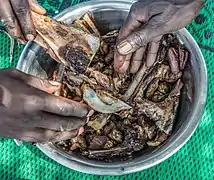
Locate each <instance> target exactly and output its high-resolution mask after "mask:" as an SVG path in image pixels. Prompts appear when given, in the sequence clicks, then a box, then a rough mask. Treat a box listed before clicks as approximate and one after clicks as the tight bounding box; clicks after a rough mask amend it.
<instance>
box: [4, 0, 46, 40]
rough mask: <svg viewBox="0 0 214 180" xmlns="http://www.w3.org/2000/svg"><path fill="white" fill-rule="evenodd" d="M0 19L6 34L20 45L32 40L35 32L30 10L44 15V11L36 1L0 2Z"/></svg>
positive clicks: (13, 0)
mask: <svg viewBox="0 0 214 180" xmlns="http://www.w3.org/2000/svg"><path fill="white" fill-rule="evenodd" d="M0 7H1V9H0V19H1V22H2V23H4V25H5V26H6V27H7V30H8V33H9V34H10V35H11V36H13V37H14V38H17V39H18V40H19V41H20V42H21V43H25V41H26V40H34V38H35V37H36V30H35V28H34V24H33V21H32V17H31V10H32V11H35V12H37V13H39V14H45V13H46V10H45V9H44V8H43V7H41V6H40V5H39V4H38V3H37V1H36V0H0Z"/></svg>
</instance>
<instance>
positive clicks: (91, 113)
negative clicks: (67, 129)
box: [87, 109, 95, 117]
mask: <svg viewBox="0 0 214 180" xmlns="http://www.w3.org/2000/svg"><path fill="white" fill-rule="evenodd" d="M94 112H95V111H94V110H93V109H91V110H90V111H89V112H88V114H87V117H91V116H92V115H93V114H94Z"/></svg>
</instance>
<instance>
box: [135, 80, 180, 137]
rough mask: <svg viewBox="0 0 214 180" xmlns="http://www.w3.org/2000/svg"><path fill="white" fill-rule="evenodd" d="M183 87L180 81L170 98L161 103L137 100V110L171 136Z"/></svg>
mask: <svg viewBox="0 0 214 180" xmlns="http://www.w3.org/2000/svg"><path fill="white" fill-rule="evenodd" d="M182 87H183V83H182V82H181V80H178V81H177V83H176V85H175V87H174V89H173V90H172V91H171V92H170V94H169V96H168V97H167V98H166V99H165V100H164V101H162V102H160V103H155V102H151V101H148V100H147V99H142V98H137V99H136V101H137V108H138V112H139V114H144V115H146V116H147V117H149V118H150V119H151V120H153V121H154V122H155V124H156V125H157V127H158V128H159V129H160V130H161V131H163V132H165V133H166V134H170V133H171V131H172V126H173V121H174V117H175V112H176V107H177V106H178V103H179V96H180V90H181V88H182Z"/></svg>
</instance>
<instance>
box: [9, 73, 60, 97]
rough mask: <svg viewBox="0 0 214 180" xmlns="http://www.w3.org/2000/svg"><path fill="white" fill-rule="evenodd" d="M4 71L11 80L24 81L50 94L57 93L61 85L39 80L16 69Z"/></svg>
mask: <svg viewBox="0 0 214 180" xmlns="http://www.w3.org/2000/svg"><path fill="white" fill-rule="evenodd" d="M6 71H7V73H8V74H9V75H10V76H12V77H13V78H16V79H19V80H21V81H24V82H25V83H26V84H28V85H30V86H32V87H34V88H37V89H40V90H42V91H45V92H47V93H50V94H52V93H54V92H55V91H57V90H58V88H59V87H60V85H61V84H60V83H58V82H56V81H48V80H44V79H40V78H37V77H35V76H32V75H29V74H25V73H23V72H21V71H19V70H17V69H7V70H6Z"/></svg>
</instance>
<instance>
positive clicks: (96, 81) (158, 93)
mask: <svg viewBox="0 0 214 180" xmlns="http://www.w3.org/2000/svg"><path fill="white" fill-rule="evenodd" d="M33 19H34V24H35V26H36V29H37V32H38V34H39V36H38V37H37V38H36V42H37V43H38V44H40V45H41V46H42V47H44V48H45V49H51V50H52V52H51V55H52V57H53V58H54V59H55V60H56V61H58V62H60V63H62V64H63V73H62V84H63V85H62V87H61V90H60V92H59V94H58V95H60V96H63V97H66V98H69V99H73V100H76V101H79V102H80V101H84V102H85V103H86V104H87V105H88V106H90V107H91V108H92V109H93V110H94V113H93V114H92V115H91V116H90V120H89V122H88V123H87V124H86V125H85V127H84V128H85V131H84V133H83V134H81V135H80V136H78V137H76V138H74V139H69V140H66V141H60V142H56V143H55V145H56V146H57V147H58V148H61V149H63V150H64V151H66V152H68V153H69V152H78V153H80V154H82V155H83V156H87V157H88V158H90V159H97V160H104V161H109V160H111V158H113V157H115V156H118V157H121V158H122V159H123V158H124V157H125V158H127V157H131V156H132V154H133V152H136V151H140V150H143V149H145V148H147V147H149V146H152V147H156V146H159V145H161V144H162V143H163V142H165V141H166V140H167V138H168V137H169V136H170V133H171V132H172V128H173V124H174V120H175V115H176V110H177V107H178V105H179V97H180V93H181V89H182V87H183V83H182V80H181V79H182V75H183V70H184V68H185V66H186V63H187V61H188V58H189V52H188V51H187V49H186V48H185V47H183V45H182V44H181V43H180V42H179V40H178V38H177V37H176V35H175V34H166V35H164V36H162V37H158V41H156V42H151V43H149V44H148V46H147V50H146V52H145V56H144V57H142V58H144V64H143V65H142V67H141V68H140V70H139V71H138V72H137V74H135V75H134V74H130V73H129V72H127V73H124V74H119V73H117V72H116V71H115V70H114V68H113V58H114V50H115V45H116V38H117V36H118V31H119V30H112V31H110V32H109V33H107V34H105V35H101V34H100V32H99V31H98V29H97V28H96V25H95V24H96V23H95V21H94V19H93V16H92V15H91V14H90V13H86V14H84V15H83V16H82V17H81V18H79V19H76V20H75V21H74V22H73V24H72V25H71V26H68V25H66V24H64V23H61V22H57V21H56V20H53V19H50V18H48V17H46V16H41V15H38V14H36V13H33ZM154 50H155V52H154ZM148 62H149V63H148ZM53 79H54V78H53Z"/></svg>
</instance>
